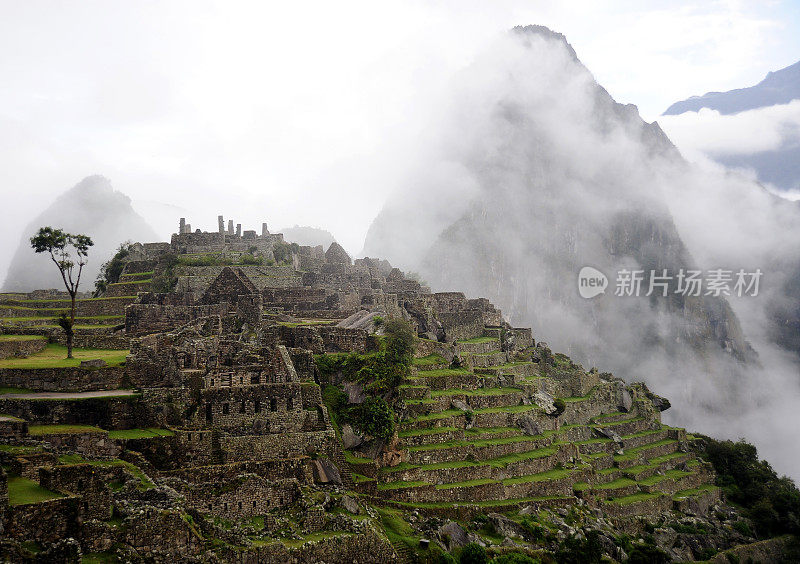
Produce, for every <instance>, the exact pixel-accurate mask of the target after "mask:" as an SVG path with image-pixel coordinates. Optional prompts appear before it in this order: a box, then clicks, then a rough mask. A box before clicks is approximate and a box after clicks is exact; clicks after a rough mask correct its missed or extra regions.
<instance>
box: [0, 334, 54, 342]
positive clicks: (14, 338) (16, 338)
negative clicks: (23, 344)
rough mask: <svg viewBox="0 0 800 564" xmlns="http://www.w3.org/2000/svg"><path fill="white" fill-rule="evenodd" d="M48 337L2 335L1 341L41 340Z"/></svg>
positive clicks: (0, 336)
mask: <svg viewBox="0 0 800 564" xmlns="http://www.w3.org/2000/svg"><path fill="white" fill-rule="evenodd" d="M45 339H47V337H45V336H44V335H0V341H41V340H45Z"/></svg>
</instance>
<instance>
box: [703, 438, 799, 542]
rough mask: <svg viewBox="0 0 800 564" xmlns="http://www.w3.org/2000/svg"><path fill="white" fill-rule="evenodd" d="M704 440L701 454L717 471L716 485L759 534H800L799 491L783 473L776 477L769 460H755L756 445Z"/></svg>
mask: <svg viewBox="0 0 800 564" xmlns="http://www.w3.org/2000/svg"><path fill="white" fill-rule="evenodd" d="M703 439H704V443H705V445H704V448H705V452H704V457H705V458H707V459H708V460H709V462H711V464H712V465H713V466H714V470H715V471H716V472H717V482H716V483H717V485H718V486H720V487H721V488H722V489H723V491H724V492H725V494H726V495H727V497H728V498H729V499H730V500H731V501H733V502H735V503H738V504H740V505H742V506H744V507H745V508H746V509H747V514H748V516H749V517H750V519H751V520H752V522H753V526H754V527H755V532H756V533H758V534H759V535H760V536H762V537H772V536H778V535H782V534H786V533H790V534H798V533H800V521H798V518H799V517H800V491H798V489H797V486H795V484H794V482H793V481H792V480H791V479H790V478H787V477H786V476H783V477H778V474H777V473H776V472H775V470H773V469H772V466H770V464H769V462H767V461H765V460H759V459H758V451H757V450H756V447H755V446H753V445H751V444H750V443H748V442H746V441H744V440H740V441H738V442H733V441H717V440H714V439H711V438H709V437H703Z"/></svg>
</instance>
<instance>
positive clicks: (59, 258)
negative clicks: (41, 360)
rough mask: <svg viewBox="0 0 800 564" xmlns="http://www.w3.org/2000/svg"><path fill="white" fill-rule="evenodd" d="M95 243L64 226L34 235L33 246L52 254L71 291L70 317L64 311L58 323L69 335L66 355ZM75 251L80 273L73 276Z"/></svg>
mask: <svg viewBox="0 0 800 564" xmlns="http://www.w3.org/2000/svg"><path fill="white" fill-rule="evenodd" d="M92 245H94V243H92V239H91V238H90V237H87V236H86V235H73V234H71V233H66V232H64V231H62V230H61V229H53V228H52V227H40V228H39V231H38V233H36V235H34V236H33V237H31V247H32V248H33V250H34V251H35V252H37V253H50V258H51V259H52V260H53V263H55V265H56V266H57V267H58V271H59V272H61V279H62V280H63V281H64V286H65V287H66V288H67V293H69V297H70V301H71V305H70V309H69V316H67V314H65V313H62V314H61V317H59V319H58V324H59V325H60V326H61V328H62V329H64V332H65V333H66V334H67V358H72V337H73V336H74V334H75V331H74V326H75V297H76V296H77V294H78V285H79V284H80V283H81V273H82V272H83V267H84V265H85V264H86V262H87V260H88V257H89V247H91V246H92ZM70 248H71V249H72V250H74V252H75V255H76V260H77V267H78V274H77V277H75V278H73V273H74V270H75V266H76V262H75V261H73V260H72V255H71V252H72V250H70Z"/></svg>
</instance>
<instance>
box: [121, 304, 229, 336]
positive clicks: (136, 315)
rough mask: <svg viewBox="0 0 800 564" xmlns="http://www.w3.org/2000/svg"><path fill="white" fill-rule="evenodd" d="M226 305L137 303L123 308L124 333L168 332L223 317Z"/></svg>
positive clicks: (225, 312) (134, 334) (136, 334)
mask: <svg viewBox="0 0 800 564" xmlns="http://www.w3.org/2000/svg"><path fill="white" fill-rule="evenodd" d="M227 314H228V304H227V303H221V304H210V305H172V304H152V303H146V304H145V303H137V304H131V305H130V306H128V307H126V308H125V332H126V333H127V334H128V335H129V336H140V335H149V334H152V333H159V332H162V331H170V330H172V329H175V328H177V327H180V326H182V325H185V324H187V323H190V322H192V321H195V320H197V319H202V318H204V317H209V316H225V315H227Z"/></svg>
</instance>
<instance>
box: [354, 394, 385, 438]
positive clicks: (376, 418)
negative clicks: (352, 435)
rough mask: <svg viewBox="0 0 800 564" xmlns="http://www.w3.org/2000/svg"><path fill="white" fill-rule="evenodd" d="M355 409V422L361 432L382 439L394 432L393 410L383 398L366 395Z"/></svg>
mask: <svg viewBox="0 0 800 564" xmlns="http://www.w3.org/2000/svg"><path fill="white" fill-rule="evenodd" d="M355 411H356V418H355V423H356V425H358V427H359V428H360V429H361V431H362V432H364V433H367V434H369V435H372V436H373V437H379V438H382V439H389V438H391V437H392V435H393V434H394V412H393V411H392V408H390V407H389V404H387V403H386V401H385V400H384V399H383V398H379V397H368V398H367V399H366V400H364V403H362V404H361V405H359V406H358V407H357V408H355Z"/></svg>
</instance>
